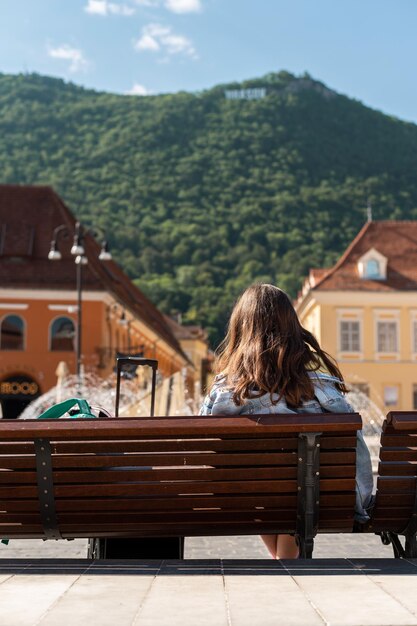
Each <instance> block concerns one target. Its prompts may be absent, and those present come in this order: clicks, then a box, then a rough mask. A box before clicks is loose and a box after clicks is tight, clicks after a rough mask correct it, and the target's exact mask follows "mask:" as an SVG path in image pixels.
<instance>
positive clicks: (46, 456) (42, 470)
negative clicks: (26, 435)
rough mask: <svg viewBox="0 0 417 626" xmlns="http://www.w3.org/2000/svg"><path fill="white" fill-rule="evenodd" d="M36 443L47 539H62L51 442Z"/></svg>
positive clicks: (38, 481)
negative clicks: (56, 504) (55, 493)
mask: <svg viewBox="0 0 417 626" xmlns="http://www.w3.org/2000/svg"><path fill="white" fill-rule="evenodd" d="M34 444H35V455H36V480H37V484H38V497H39V506H40V513H41V521H42V526H43V530H44V533H45V539H62V537H61V533H60V531H59V527H58V517H57V514H56V507H55V497H54V482H53V473H52V454H51V444H50V442H49V440H48V439H34Z"/></svg>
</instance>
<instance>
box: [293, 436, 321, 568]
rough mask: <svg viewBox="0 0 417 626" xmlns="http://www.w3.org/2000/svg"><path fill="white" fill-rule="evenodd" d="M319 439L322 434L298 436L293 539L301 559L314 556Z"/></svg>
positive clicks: (318, 484) (318, 486) (318, 483)
mask: <svg viewBox="0 0 417 626" xmlns="http://www.w3.org/2000/svg"><path fill="white" fill-rule="evenodd" d="M320 436H321V433H300V434H299V435H298V487H297V489H298V494H297V525H296V538H297V539H298V543H299V546H300V558H302V559H311V558H312V556H313V548H314V537H315V535H316V534H317V528H318V523H319V505H320Z"/></svg>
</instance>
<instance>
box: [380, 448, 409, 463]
mask: <svg viewBox="0 0 417 626" xmlns="http://www.w3.org/2000/svg"><path fill="white" fill-rule="evenodd" d="M379 458H380V460H381V461H405V462H406V461H417V448H414V449H413V448H400V449H398V450H393V449H392V448H390V449H388V450H387V449H385V448H382V449H381V452H380V455H379Z"/></svg>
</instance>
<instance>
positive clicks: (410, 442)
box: [381, 433, 417, 448]
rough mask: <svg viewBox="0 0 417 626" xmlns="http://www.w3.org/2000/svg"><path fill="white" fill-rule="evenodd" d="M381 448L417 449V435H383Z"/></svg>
mask: <svg viewBox="0 0 417 626" xmlns="http://www.w3.org/2000/svg"><path fill="white" fill-rule="evenodd" d="M381 446H382V447H383V448H408V447H410V448H413V447H417V433H414V434H412V433H403V434H401V433H393V434H388V433H382V434H381Z"/></svg>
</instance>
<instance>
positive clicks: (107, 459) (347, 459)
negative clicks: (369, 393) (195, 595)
mask: <svg viewBox="0 0 417 626" xmlns="http://www.w3.org/2000/svg"><path fill="white" fill-rule="evenodd" d="M355 458H356V455H355V452H350V451H340V452H339V451H337V452H333V451H331V452H322V453H321V455H320V459H321V463H322V464H323V465H330V464H338V465H351V464H353V463H355ZM297 463H298V457H297V454H296V452H288V453H286V452H277V453H256V452H254V453H251V454H250V453H248V454H239V453H235V454H222V453H204V452H203V453H199V452H196V453H195V454H192V453H190V454H184V453H182V452H179V453H178V454H147V453H144V454H116V453H115V454H112V455H104V454H103V455H97V456H95V455H88V454H85V455H69V454H68V455H53V456H52V465H53V467H54V468H55V469H56V468H64V467H68V468H69V467H73V468H76V467H116V466H138V467H143V466H145V467H149V466H188V465H191V466H195V465H209V466H214V465H216V466H217V465H221V466H225V465H229V466H236V465H237V466H245V465H249V466H251V465H267V466H271V465H296V464H297ZM0 468H3V469H24V468H27V469H33V470H35V457H34V456H31V455H26V456H23V455H22V456H17V457H11V456H1V457H0Z"/></svg>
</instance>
